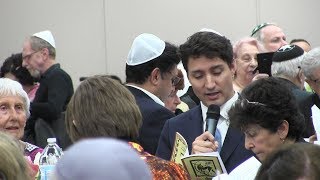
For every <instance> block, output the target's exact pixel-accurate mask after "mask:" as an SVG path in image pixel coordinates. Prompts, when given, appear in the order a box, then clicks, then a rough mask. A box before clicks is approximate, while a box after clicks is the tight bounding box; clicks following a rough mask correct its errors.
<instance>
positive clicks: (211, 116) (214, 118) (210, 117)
mask: <svg viewBox="0 0 320 180" xmlns="http://www.w3.org/2000/svg"><path fill="white" fill-rule="evenodd" d="M219 117H220V106H217V105H215V104H211V105H210V106H209V107H208V111H207V118H206V131H209V132H210V133H211V134H212V135H214V134H215V133H216V129H217V124H218V120H219Z"/></svg>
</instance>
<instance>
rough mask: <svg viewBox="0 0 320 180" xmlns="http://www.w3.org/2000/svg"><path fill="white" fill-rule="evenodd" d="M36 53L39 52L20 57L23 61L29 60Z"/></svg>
mask: <svg viewBox="0 0 320 180" xmlns="http://www.w3.org/2000/svg"><path fill="white" fill-rule="evenodd" d="M37 52H39V51H35V52H33V53H30V54H28V55H25V56H23V57H22V60H23V61H26V60H29V59H30V58H31V56H32V55H33V54H35V53H37Z"/></svg>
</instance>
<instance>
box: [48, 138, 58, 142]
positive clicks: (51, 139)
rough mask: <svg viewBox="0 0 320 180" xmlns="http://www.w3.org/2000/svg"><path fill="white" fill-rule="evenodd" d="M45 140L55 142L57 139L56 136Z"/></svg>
mask: <svg viewBox="0 0 320 180" xmlns="http://www.w3.org/2000/svg"><path fill="white" fill-rule="evenodd" d="M47 142H48V143H56V142H57V139H56V138H48V139H47Z"/></svg>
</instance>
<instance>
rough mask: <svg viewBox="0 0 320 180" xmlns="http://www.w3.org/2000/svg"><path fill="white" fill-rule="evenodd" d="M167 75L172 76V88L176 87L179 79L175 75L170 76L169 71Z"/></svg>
mask: <svg viewBox="0 0 320 180" xmlns="http://www.w3.org/2000/svg"><path fill="white" fill-rule="evenodd" d="M169 73H170V74H171V75H172V76H173V77H172V78H171V83H172V86H176V85H177V84H178V83H179V82H180V81H181V78H180V77H178V76H177V75H174V74H172V72H170V71H169Z"/></svg>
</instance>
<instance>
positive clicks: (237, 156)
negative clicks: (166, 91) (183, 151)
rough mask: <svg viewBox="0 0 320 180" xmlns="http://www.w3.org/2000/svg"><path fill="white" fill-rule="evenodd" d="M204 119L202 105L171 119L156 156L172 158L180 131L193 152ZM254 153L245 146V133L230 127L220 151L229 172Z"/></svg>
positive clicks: (164, 131) (165, 126) (164, 128)
mask: <svg viewBox="0 0 320 180" xmlns="http://www.w3.org/2000/svg"><path fill="white" fill-rule="evenodd" d="M202 119H203V118H202V113H201V107H200V105H198V106H196V107H194V108H193V109H191V110H189V111H187V112H185V113H182V114H180V115H179V116H176V117H174V118H172V119H169V120H168V121H167V122H166V124H165V125H164V127H163V130H162V133H161V137H160V140H159V145H158V149H157V153H156V156H158V157H161V158H163V159H166V160H170V157H171V154H172V148H173V144H174V140H175V134H176V132H179V133H180V134H181V135H182V136H183V137H184V138H185V139H186V141H187V143H188V149H189V152H191V150H192V142H193V141H194V140H195V139H196V137H198V136H199V135H201V134H202V133H203V120H202ZM253 155H254V154H253V152H252V151H248V150H247V149H245V147H244V134H243V133H241V132H240V131H239V130H237V129H234V128H231V127H229V128H228V131H227V135H226V138H225V140H224V143H223V146H222V148H221V151H220V156H221V159H222V161H223V163H224V165H225V167H226V170H227V172H228V173H229V172H231V171H232V170H233V169H234V168H235V167H237V166H238V165H239V164H241V163H242V162H244V161H245V160H247V159H248V158H249V157H251V156H253Z"/></svg>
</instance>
